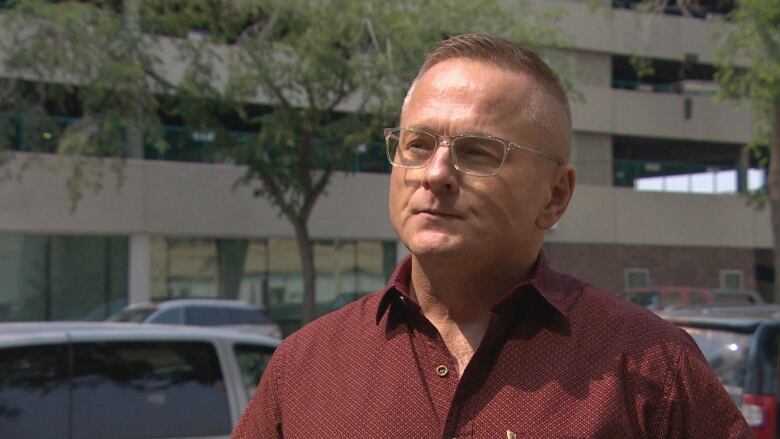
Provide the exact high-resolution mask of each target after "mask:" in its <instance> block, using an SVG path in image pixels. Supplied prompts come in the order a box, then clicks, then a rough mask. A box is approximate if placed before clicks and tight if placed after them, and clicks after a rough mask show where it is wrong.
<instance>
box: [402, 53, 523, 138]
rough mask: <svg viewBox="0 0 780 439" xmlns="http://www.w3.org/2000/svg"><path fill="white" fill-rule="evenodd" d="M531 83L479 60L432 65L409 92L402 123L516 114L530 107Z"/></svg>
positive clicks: (453, 60)
mask: <svg viewBox="0 0 780 439" xmlns="http://www.w3.org/2000/svg"><path fill="white" fill-rule="evenodd" d="M532 91H533V83H532V80H531V78H530V77H528V75H525V74H522V73H519V72H513V71H509V70H506V69H503V68H500V67H496V66H493V65H489V64H486V63H483V62H480V61H473V60H468V59H452V60H446V61H442V62H441V63H438V64H436V65H434V66H432V67H431V68H430V69H429V70H428V71H426V72H425V73H424V74H423V75H421V76H420V78H419V79H418V81H417V82H416V83H415V84H414V86H413V88H412V89H411V90H410V93H409V96H408V98H409V99H408V101H407V102H406V105H405V106H404V112H403V113H404V114H402V122H405V124H408V123H411V122H413V121H410V120H408V119H409V117H410V116H411V117H412V118H414V119H418V118H422V119H428V117H429V116H439V117H446V116H451V117H452V118H454V119H457V118H459V117H460V116H463V117H468V116H469V115H473V114H474V113H478V114H479V115H480V117H479V118H480V119H483V120H484V119H489V118H492V117H496V116H499V115H501V116H502V117H504V116H507V115H509V114H518V115H519V114H520V113H521V112H522V109H523V107H524V106H527V105H530V100H531V95H532Z"/></svg>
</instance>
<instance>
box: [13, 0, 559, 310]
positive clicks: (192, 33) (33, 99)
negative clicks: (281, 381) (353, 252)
mask: <svg viewBox="0 0 780 439" xmlns="http://www.w3.org/2000/svg"><path fill="white" fill-rule="evenodd" d="M7 8H8V10H7V11H6V13H5V14H4V15H5V16H4V17H2V18H3V21H4V25H6V29H7V30H6V31H4V32H9V33H10V34H11V35H13V36H14V37H15V38H14V40H13V43H12V44H8V45H6V46H5V47H3V51H4V53H5V54H6V62H5V66H4V67H5V70H6V71H7V72H8V71H10V72H12V73H13V75H12V79H8V80H6V81H5V82H4V83H3V85H2V87H3V89H0V96H5V98H3V101H0V110H2V108H3V102H5V106H6V107H8V106H12V107H16V108H30V109H35V112H36V114H40V115H43V116H45V115H49V114H52V113H57V112H58V111H60V112H61V111H64V110H66V109H67V107H68V105H71V107H75V112H76V113H78V115H79V116H80V117H81V119H79V121H78V122H77V123H75V124H72V125H70V126H68V127H67V128H66V129H65V130H64V131H63V133H62V136H61V137H60V138H59V141H58V143H57V151H58V152H60V153H64V154H66V155H68V156H70V157H75V158H74V159H73V160H74V163H75V164H74V166H73V167H72V168H71V169H72V172H71V178H70V182H71V187H72V193H73V194H74V196H75V197H78V196H79V195H80V190H81V189H83V188H84V187H99V182H100V178H99V177H98V178H94V177H93V174H90V173H89V172H88V169H87V168H85V166H84V165H83V164H82V163H94V161H89V160H86V159H84V157H89V156H98V157H120V158H122V157H128V156H129V153H128V151H127V150H126V149H125V148H120V147H118V145H123V144H124V142H123V140H125V139H127V138H128V137H130V136H129V135H128V134H131V133H135V138H137V139H140V142H141V143H142V144H146V145H153V146H155V147H156V148H158V149H164V148H166V144H165V142H164V141H163V137H162V135H161V128H162V124H161V120H162V119H161V118H163V117H167V118H176V119H178V120H180V121H182V122H183V123H184V124H185V125H186V126H188V127H190V128H192V129H196V130H200V131H208V132H211V133H214V136H215V142H214V143H215V144H216V145H218V148H219V156H220V157H225V158H227V159H229V160H230V161H232V162H234V163H238V164H241V165H244V166H245V168H244V169H245V170H246V172H245V174H244V175H243V177H242V178H241V179H240V181H238V182H237V184H247V185H252V186H254V187H255V195H256V196H263V197H266V198H267V199H268V200H270V201H271V203H272V204H273V205H274V206H275V207H276V208H277V209H278V211H279V213H280V215H282V216H284V217H285V218H286V219H287V220H288V221H289V222H290V224H291V225H292V227H293V229H294V231H295V236H296V239H297V242H298V249H299V253H300V257H301V264H302V269H303V278H304V299H303V321H304V322H307V321H309V320H311V319H312V318H314V317H315V278H316V273H315V265H314V255H313V248H312V242H311V238H310V236H309V229H308V222H309V218H310V215H311V213H312V210H313V209H314V206H315V205H316V203H317V201H318V200H319V199H320V197H321V196H322V194H323V193H324V192H325V190H326V188H327V185H328V183H329V181H330V178H331V176H332V175H333V172H335V171H337V170H339V169H342V168H345V167H346V166H345V163H348V162H349V161H350V160H351V159H352V158H353V156H354V154H355V153H356V151H357V150H358V149H359V148H365V145H371V144H372V143H371V142H372V141H375V140H377V139H378V138H379V137H380V136H379V135H378V133H380V132H381V127H383V126H386V125H389V124H391V123H392V121H393V120H394V119H396V118H397V112H398V110H399V108H400V103H401V101H402V97H403V93H404V92H405V88H406V87H408V85H409V83H410V82H411V80H412V79H413V77H414V75H415V73H416V70H417V68H418V66H419V63H420V61H421V59H422V56H423V54H424V53H425V51H426V50H427V49H428V48H429V47H431V46H432V45H433V44H434V43H436V42H437V41H439V40H440V39H442V38H443V37H445V36H447V35H450V34H457V33H462V32H466V31H483V32H489V33H493V34H498V35H502V36H505V37H508V38H511V39H514V40H518V41H523V42H526V43H527V44H529V45H532V46H535V47H537V48H539V47H541V46H542V45H546V46H554V45H555V41H556V38H557V32H556V31H555V27H554V25H553V23H554V21H555V20H556V19H557V17H558V15H559V12H556V11H552V12H551V11H550V10H544V11H531V10H529V9H528V8H527V7H525V6H524V5H523V4H518V3H517V2H515V4H512V5H509V4H506V2H503V1H500V0H479V1H473V0H472V1H468V0H449V1H432V0H398V1H392V2H387V1H380V0H363V1H351V0H255V1H251V0H203V1H198V2H194V1H187V0H144V1H142V0H125V1H119V0H114V1H110V0H102V1H101V0H93V1H82V2H73V1H72V2H57V3H52V2H48V1H43V0H19V1H16V2H11V5H10V6H8V7H7ZM167 46H170V47H173V48H174V50H173V51H172V53H176V56H177V57H178V58H179V62H180V64H181V65H183V66H184V67H185V68H184V72H183V74H182V75H180V77H173V76H172V75H170V74H167V73H166V70H165V68H164V64H165V61H166V59H165V56H166V55H164V52H163V50H162V48H163V47H167ZM84 60H90V62H88V63H85V62H84ZM3 93H4V94H3ZM9 103H10V104H9ZM71 109H72V108H71ZM235 126H239V127H240V128H241V129H242V130H243V131H244V133H241V134H236V133H235V131H232V130H231V129H229V128H231V127H235ZM229 247H230V248H233V249H234V250H235V248H241V246H238V247H236V246H229ZM244 248H245V247H244ZM224 277H225V278H228V279H232V280H231V281H230V282H232V283H233V284H234V283H235V276H233V275H230V276H224Z"/></svg>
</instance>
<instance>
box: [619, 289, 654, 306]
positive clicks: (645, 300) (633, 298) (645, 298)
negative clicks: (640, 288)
mask: <svg viewBox="0 0 780 439" xmlns="http://www.w3.org/2000/svg"><path fill="white" fill-rule="evenodd" d="M658 296H659V294H658V293H657V292H655V291H648V292H646V293H625V294H623V298H624V299H626V300H628V301H629V302H631V303H636V304H637V305H639V306H644V307H648V306H656V305H658Z"/></svg>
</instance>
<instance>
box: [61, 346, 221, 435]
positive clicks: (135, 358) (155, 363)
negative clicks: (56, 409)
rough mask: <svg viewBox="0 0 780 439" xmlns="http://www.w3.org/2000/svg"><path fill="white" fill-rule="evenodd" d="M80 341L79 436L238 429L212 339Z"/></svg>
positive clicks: (77, 382)
mask: <svg viewBox="0 0 780 439" xmlns="http://www.w3.org/2000/svg"><path fill="white" fill-rule="evenodd" d="M73 346H74V347H73V350H74V360H75V361H74V363H75V366H74V376H73V399H72V404H73V439H95V438H106V439H108V438H111V439H130V438H152V437H166V438H167V437H191V436H208V435H218V434H228V433H230V427H231V425H230V424H231V421H230V415H229V412H228V402H227V398H226V395H225V385H224V381H223V378H222V372H221V370H220V367H219V363H218V360H217V355H216V352H215V350H214V347H213V346H212V345H211V344H209V343H194V342H187V343H184V342H181V343H179V342H176V343H173V342H169V343H166V342H159V343H158V342H154V343H151V342H127V343H121V342H112V343H83V344H74V345H73Z"/></svg>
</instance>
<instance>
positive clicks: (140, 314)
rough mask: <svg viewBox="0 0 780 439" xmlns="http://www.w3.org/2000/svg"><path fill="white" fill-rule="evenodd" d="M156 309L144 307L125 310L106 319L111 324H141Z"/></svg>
mask: <svg viewBox="0 0 780 439" xmlns="http://www.w3.org/2000/svg"><path fill="white" fill-rule="evenodd" d="M156 309H157V308H155V307H153V306H150V307H144V308H133V309H125V310H122V311H119V312H118V313H116V314H114V315H112V316H111V317H109V318H108V320H110V321H112V322H132V323H141V322H143V321H144V320H146V318H147V317H149V315H150V314H151V313H153V312H154V311H155V310H156Z"/></svg>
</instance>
